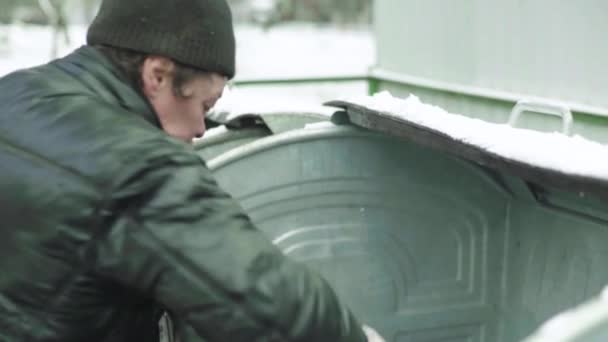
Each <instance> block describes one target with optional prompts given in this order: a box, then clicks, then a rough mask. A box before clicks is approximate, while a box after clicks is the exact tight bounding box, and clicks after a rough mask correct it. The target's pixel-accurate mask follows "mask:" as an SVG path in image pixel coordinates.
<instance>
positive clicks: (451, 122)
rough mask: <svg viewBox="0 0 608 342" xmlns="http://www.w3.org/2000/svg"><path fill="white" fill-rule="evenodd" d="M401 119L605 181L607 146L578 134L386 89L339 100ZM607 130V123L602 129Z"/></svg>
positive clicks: (517, 157) (534, 162) (498, 152)
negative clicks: (451, 109) (499, 120)
mask: <svg viewBox="0 0 608 342" xmlns="http://www.w3.org/2000/svg"><path fill="white" fill-rule="evenodd" d="M342 100H344V101H346V102H350V103H353V104H356V105H360V106H363V107H365V108H368V109H370V110H374V111H378V112H382V113H383V114H386V115H389V116H392V117H395V118H399V119H403V120H406V121H409V122H412V123H415V124H417V125H420V126H424V127H428V128H430V129H433V130H435V131H439V132H442V133H445V134H447V135H449V136H450V137H452V138H453V139H455V140H458V141H461V142H463V143H466V144H469V145H475V146H478V147H480V148H482V149H484V150H486V151H488V152H490V153H493V154H496V155H499V156H502V157H505V158H507V159H510V160H514V161H519V162H523V163H526V164H529V165H533V166H537V167H541V168H544V169H551V170H555V171H559V172H562V173H566V174H571V175H578V176H583V177H589V178H598V179H602V180H608V146H606V145H603V144H600V143H598V142H594V141H590V140H587V139H585V138H583V137H581V136H578V135H575V136H567V135H564V134H562V133H558V132H553V133H547V132H539V131H534V130H529V129H522V128H514V127H512V126H509V125H507V124H495V123H490V122H486V121H483V120H479V119H474V118H470V117H467V116H464V115H460V114H452V113H448V112H447V111H446V110H444V109H442V108H440V107H437V106H433V105H429V104H425V103H422V102H421V101H420V99H419V98H418V97H416V96H415V95H411V94H410V96H409V97H407V98H406V99H401V98H397V97H393V96H392V95H391V94H390V93H389V92H388V91H383V92H380V93H377V94H375V95H373V96H360V97H350V98H345V99H342ZM607 129H608V127H607Z"/></svg>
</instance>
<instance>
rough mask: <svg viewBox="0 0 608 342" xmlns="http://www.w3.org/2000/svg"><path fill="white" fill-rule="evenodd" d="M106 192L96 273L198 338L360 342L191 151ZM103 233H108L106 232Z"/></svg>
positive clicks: (327, 298)
mask: <svg viewBox="0 0 608 342" xmlns="http://www.w3.org/2000/svg"><path fill="white" fill-rule="evenodd" d="M144 169H145V170H144V171H141V172H132V173H131V175H130V176H129V177H128V178H127V179H125V180H124V181H123V182H121V184H119V185H118V186H116V188H115V189H112V190H111V191H110V192H111V195H110V200H109V201H108V203H109V206H108V207H107V208H106V215H105V216H106V217H108V218H109V219H107V220H105V221H104V223H103V224H104V225H105V228H103V230H102V231H103V232H104V233H103V234H100V236H99V237H98V239H97V242H96V243H95V247H94V252H93V253H91V255H92V256H91V258H92V260H89V261H88V262H90V263H92V264H93V265H94V266H93V267H94V268H95V270H96V273H97V274H99V275H100V276H103V277H106V278H111V279H113V280H115V281H118V282H120V283H121V284H123V285H124V286H127V287H129V288H134V289H136V290H137V291H139V292H141V293H142V294H144V295H147V296H149V297H151V298H154V299H155V300H156V301H157V302H159V303H161V304H162V305H164V306H165V307H166V308H167V309H168V310H170V311H171V312H172V314H173V315H175V316H176V318H177V319H179V320H183V322H184V323H185V324H188V325H190V326H191V327H193V328H194V330H196V332H197V333H198V334H199V335H200V336H201V337H202V338H205V339H206V340H208V341H233V342H237V341H336V342H340V341H365V340H366V338H365V336H364V333H363V331H362V329H361V327H360V324H359V323H358V322H357V321H356V319H355V318H354V317H353V315H352V314H351V313H350V311H349V310H348V309H347V308H346V307H344V306H343V305H342V304H341V303H340V302H339V301H338V299H337V297H336V295H335V293H334V292H333V290H332V289H331V288H330V287H329V286H328V284H327V283H326V282H325V281H324V280H323V279H322V278H321V277H320V276H319V275H317V274H315V273H314V272H312V271H311V270H309V269H308V268H307V267H305V266H304V265H302V264H299V263H297V262H294V261H292V260H290V259H289V258H287V257H285V256H284V255H283V253H282V252H281V251H280V250H278V249H277V247H275V246H274V245H273V244H272V242H271V241H270V240H269V239H268V238H267V237H266V236H265V235H264V233H262V232H261V231H259V230H258V229H256V228H255V227H254V226H253V224H252V223H251V221H250V219H249V218H248V216H247V215H246V214H245V213H244V212H243V210H242V209H241V208H240V206H239V205H238V204H237V203H236V202H235V201H234V200H233V199H232V198H231V197H230V196H229V195H227V194H226V193H225V192H223V191H222V190H221V189H220V188H219V187H218V185H217V184H216V182H215V180H214V179H213V176H212V174H211V172H210V171H209V170H208V169H207V167H206V166H205V165H204V162H203V161H202V160H201V159H200V158H198V157H197V156H196V155H195V154H193V153H190V152H183V153H177V154H172V155H170V156H167V155H166V154H165V155H163V156H161V157H157V158H153V159H152V160H147V161H146V167H145V168H144ZM108 227H109V228H108Z"/></svg>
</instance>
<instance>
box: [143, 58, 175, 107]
mask: <svg viewBox="0 0 608 342" xmlns="http://www.w3.org/2000/svg"><path fill="white" fill-rule="evenodd" d="M174 68H175V64H174V63H173V61H171V60H170V59H169V58H166V57H161V56H148V57H146V59H145V60H144V63H143V65H142V67H141V80H142V86H143V92H144V94H145V95H146V96H147V97H148V98H149V99H154V98H155V97H157V96H158V94H159V93H161V92H162V91H164V90H165V88H167V87H172V82H173V69H174Z"/></svg>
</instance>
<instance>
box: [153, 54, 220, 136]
mask: <svg viewBox="0 0 608 342" xmlns="http://www.w3.org/2000/svg"><path fill="white" fill-rule="evenodd" d="M174 67H175V65H174V64H173V62H171V61H170V60H168V59H166V58H163V57H149V58H148V60H146V62H144V66H143V68H142V78H143V85H144V94H145V95H146V96H147V97H148V100H149V101H150V103H151V104H152V107H154V110H155V111H156V114H157V115H158V119H159V121H160V123H161V126H162V128H163V130H164V131H165V132H167V134H169V135H170V136H172V137H175V138H178V139H180V140H182V141H185V142H187V143H191V142H192V140H193V139H194V138H197V137H201V136H203V134H204V133H205V114H207V111H208V110H209V109H210V108H212V107H213V106H214V105H215V103H216V102H217V100H218V99H219V98H220V97H221V96H222V91H223V90H224V87H225V86H226V78H225V77H223V76H222V75H220V74H217V73H208V74H202V75H199V76H196V77H195V78H194V79H192V80H190V81H189V82H187V83H186V84H184V85H183V86H182V87H181V94H179V95H178V94H176V92H175V91H174V89H173V73H172V71H173V68H174ZM182 95H183V96H182Z"/></svg>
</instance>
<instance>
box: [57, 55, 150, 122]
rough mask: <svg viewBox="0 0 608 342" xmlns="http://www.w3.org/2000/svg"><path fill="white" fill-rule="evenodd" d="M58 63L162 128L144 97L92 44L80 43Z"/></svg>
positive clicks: (106, 97)
mask: <svg viewBox="0 0 608 342" xmlns="http://www.w3.org/2000/svg"><path fill="white" fill-rule="evenodd" d="M57 63H58V65H59V67H61V68H63V69H66V71H68V72H73V73H74V74H75V75H77V77H78V78H79V79H80V80H81V81H82V82H83V83H84V84H85V86H86V87H87V88H89V89H90V90H92V91H93V92H94V93H95V95H96V96H99V97H100V98H102V99H103V100H105V101H106V102H110V103H114V104H117V105H119V106H121V107H122V108H124V109H126V110H127V111H129V112H131V113H134V114H136V115H140V116H142V117H143V118H144V119H145V120H146V121H148V122H150V123H151V124H153V125H155V126H156V127H158V128H160V127H161V125H160V122H159V121H158V116H157V115H156V113H155V111H154V109H153V108H152V105H151V104H150V102H148V100H147V99H146V98H145V96H144V95H143V94H141V93H140V92H139V91H138V90H136V89H135V87H134V86H133V85H132V84H131V82H130V81H129V80H128V79H127V77H126V76H124V75H122V73H121V72H120V71H119V70H118V69H117V68H116V67H115V66H114V65H113V64H112V62H110V61H109V60H108V59H107V58H106V57H105V56H104V55H103V54H101V53H100V52H99V51H97V50H96V49H95V48H94V47H92V46H87V45H85V46H82V47H80V48H78V49H77V50H75V51H74V52H72V53H71V54H69V55H67V56H66V57H64V58H62V59H59V60H58V61H57ZM70 69H71V70H70Z"/></svg>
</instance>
